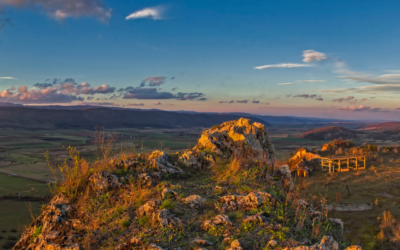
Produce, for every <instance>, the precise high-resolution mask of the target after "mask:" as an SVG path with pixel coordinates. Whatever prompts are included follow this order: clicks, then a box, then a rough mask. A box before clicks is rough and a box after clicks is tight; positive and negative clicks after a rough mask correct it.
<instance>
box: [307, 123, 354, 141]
mask: <svg viewBox="0 0 400 250" xmlns="http://www.w3.org/2000/svg"><path fill="white" fill-rule="evenodd" d="M300 137H302V138H307V139H310V140H334V139H339V138H343V139H353V138H356V137H357V133H356V132H355V131H352V130H350V129H347V128H344V127H339V126H330V127H323V128H316V129H311V130H308V131H306V132H304V133H302V134H301V136H300Z"/></svg>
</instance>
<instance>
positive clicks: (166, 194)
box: [161, 188, 178, 199]
mask: <svg viewBox="0 0 400 250" xmlns="http://www.w3.org/2000/svg"><path fill="white" fill-rule="evenodd" d="M161 197H162V199H169V198H176V197H178V193H177V192H175V191H173V190H171V189H168V188H164V189H163V191H162V192H161Z"/></svg>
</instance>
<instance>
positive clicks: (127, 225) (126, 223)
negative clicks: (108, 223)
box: [121, 219, 131, 227]
mask: <svg viewBox="0 0 400 250" xmlns="http://www.w3.org/2000/svg"><path fill="white" fill-rule="evenodd" d="M130 224H131V220H130V219H126V220H123V221H122V222H121V226H122V227H129V225H130Z"/></svg>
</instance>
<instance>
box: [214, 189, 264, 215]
mask: <svg viewBox="0 0 400 250" xmlns="http://www.w3.org/2000/svg"><path fill="white" fill-rule="evenodd" d="M271 198H272V195H270V194H269V193H265V192H251V193H249V194H248V195H225V196H223V197H221V198H220V199H219V202H221V203H222V207H221V208H219V211H220V212H221V213H224V212H227V211H234V210H237V209H239V208H240V209H247V210H248V209H252V208H258V207H260V206H261V205H262V204H263V203H264V202H266V201H269V200H270V199H271Z"/></svg>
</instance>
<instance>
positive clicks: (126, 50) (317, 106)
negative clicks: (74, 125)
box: [0, 0, 400, 120]
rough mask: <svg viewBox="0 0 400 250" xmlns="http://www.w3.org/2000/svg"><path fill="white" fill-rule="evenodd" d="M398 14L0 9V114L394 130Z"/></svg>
mask: <svg viewBox="0 0 400 250" xmlns="http://www.w3.org/2000/svg"><path fill="white" fill-rule="evenodd" d="M399 9H400V1H391V0H388V1H385V2H384V3H383V2H382V1H375V0H363V1H359V0H346V1H343V0H336V1H318V0H281V1H265V0H263V1H229V3H228V2H227V1H221V0H213V1H210V0H202V1H198V0H190V1H189V0H186V1H183V0H181V1H179V0H177V1H156V0H147V1H128V0H118V1H111V0H104V1H103V0H58V1H55V0H0V102H9V103H16V104H24V105H97V106H119V107H125V108H141V109H162V110H187V111H198V112H247V113H253V114H260V115H277V116H306V117H322V118H340V119H382V120H400V99H399V96H400V95H399V94H400V60H399V58H400V46H399V44H400V16H399V15H398V11H399Z"/></svg>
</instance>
